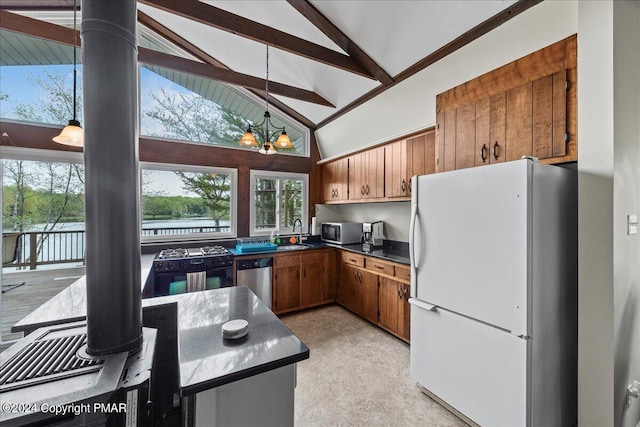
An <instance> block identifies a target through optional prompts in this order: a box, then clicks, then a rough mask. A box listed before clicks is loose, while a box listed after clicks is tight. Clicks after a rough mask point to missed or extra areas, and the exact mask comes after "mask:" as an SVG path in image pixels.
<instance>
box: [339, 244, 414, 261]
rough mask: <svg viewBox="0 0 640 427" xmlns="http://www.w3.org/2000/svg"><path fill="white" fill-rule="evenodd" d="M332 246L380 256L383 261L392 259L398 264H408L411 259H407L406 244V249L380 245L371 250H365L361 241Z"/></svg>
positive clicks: (366, 254) (371, 255) (361, 253)
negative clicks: (378, 247)
mask: <svg viewBox="0 0 640 427" xmlns="http://www.w3.org/2000/svg"><path fill="white" fill-rule="evenodd" d="M334 247H336V248H339V249H343V250H345V251H349V252H355V253H358V254H360V255H365V256H370V257H374V258H380V259H383V260H385V261H393V262H397V263H399V264H405V265H410V264H411V260H410V259H409V249H408V245H407V250H406V251H404V250H398V249H392V248H388V247H386V248H385V247H382V248H380V249H374V250H373V251H372V252H366V251H364V250H363V249H362V243H354V244H352V245H334Z"/></svg>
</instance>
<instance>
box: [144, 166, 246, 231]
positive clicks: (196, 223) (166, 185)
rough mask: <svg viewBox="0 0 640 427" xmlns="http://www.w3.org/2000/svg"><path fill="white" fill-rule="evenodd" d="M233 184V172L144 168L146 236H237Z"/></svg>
mask: <svg viewBox="0 0 640 427" xmlns="http://www.w3.org/2000/svg"><path fill="white" fill-rule="evenodd" d="M233 185H234V179H233V177H232V175H231V174H230V173H224V172H212V171H203V172H192V171H184V170H158V169H143V171H142V236H143V237H152V236H166V235H179V234H194V233H198V234H199V233H213V234H228V233H233V232H234V227H233V223H232V203H233V201H232V194H233V192H232V186H233Z"/></svg>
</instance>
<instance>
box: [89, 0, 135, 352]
mask: <svg viewBox="0 0 640 427" xmlns="http://www.w3.org/2000/svg"><path fill="white" fill-rule="evenodd" d="M136 13H137V12H136V1H135V0H100V1H95V0H83V1H82V27H81V36H82V77H83V100H84V102H83V108H84V165H85V218H86V246H85V250H86V261H87V333H88V352H89V353H90V354H95V355H105V354H111V353H119V352H123V351H130V352H133V351H136V350H137V349H139V348H140V345H141V343H142V308H141V305H142V301H141V287H140V286H141V283H140V282H141V279H140V211H139V210H140V203H139V202H140V200H139V197H140V196H139V194H140V192H139V187H140V179H139V158H138V131H139V130H138V111H139V108H138V66H137V41H136V16H137V15H136Z"/></svg>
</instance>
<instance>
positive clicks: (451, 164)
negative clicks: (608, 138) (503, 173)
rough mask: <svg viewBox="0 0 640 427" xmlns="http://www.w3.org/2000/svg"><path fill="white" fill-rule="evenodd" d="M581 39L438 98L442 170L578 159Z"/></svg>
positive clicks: (438, 162)
mask: <svg viewBox="0 0 640 427" xmlns="http://www.w3.org/2000/svg"><path fill="white" fill-rule="evenodd" d="M576 76H577V72H576V36H571V37H569V38H567V39H564V40H562V41H560V42H558V43H555V44H553V45H551V46H548V47H546V48H544V49H541V50H540V51H537V52H534V53H532V54H530V55H528V56H526V57H524V58H521V59H518V60H517V61H514V62H512V63H510V64H507V65H505V66H504V67H501V68H498V69H497V70H494V71H492V72H490V73H487V74H485V75H482V76H480V77H478V78H476V79H473V80H471V81H469V82H467V83H464V84H462V85H460V86H457V87H455V88H453V89H450V90H448V91H447V92H444V93H441V94H440V95H438V96H437V97H436V114H437V118H436V122H437V123H436V167H435V168H436V171H437V172H442V171H449V170H454V169H463V168H468V167H472V166H482V165H488V164H492V163H497V162H504V161H511V160H517V159H520V158H521V157H522V156H534V157H538V158H539V159H540V160H541V161H544V162H546V163H564V162H568V161H575V160H577V151H576V150H577V136H576V130H577V120H576V117H577V111H576V91H575V88H576Z"/></svg>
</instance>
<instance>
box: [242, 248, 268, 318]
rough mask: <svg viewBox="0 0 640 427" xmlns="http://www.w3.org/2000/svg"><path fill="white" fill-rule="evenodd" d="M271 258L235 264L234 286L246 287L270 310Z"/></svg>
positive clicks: (247, 260)
mask: <svg viewBox="0 0 640 427" xmlns="http://www.w3.org/2000/svg"><path fill="white" fill-rule="evenodd" d="M272 268H273V258H270V257H269V258H256V259H244V260H240V261H238V262H237V263H236V270H237V273H236V285H238V286H246V287H248V288H249V289H251V291H252V292H253V293H254V294H256V296H257V297H258V298H260V300H261V301H262V302H263V303H265V305H266V306H267V307H269V308H271V270H272Z"/></svg>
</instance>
